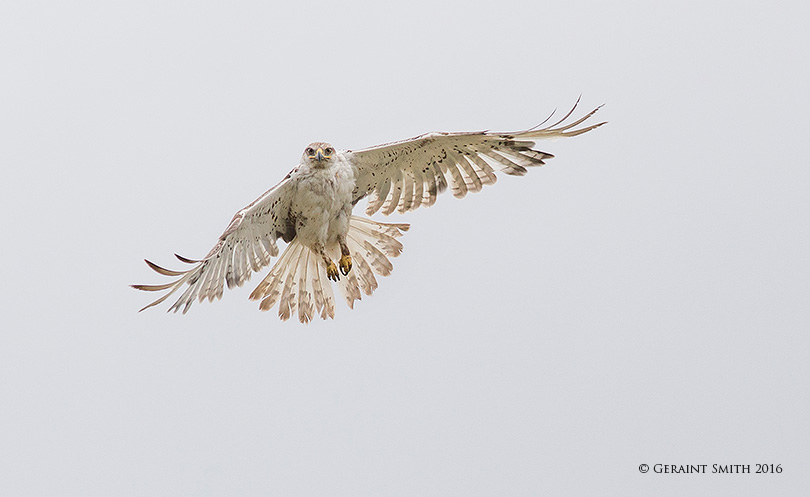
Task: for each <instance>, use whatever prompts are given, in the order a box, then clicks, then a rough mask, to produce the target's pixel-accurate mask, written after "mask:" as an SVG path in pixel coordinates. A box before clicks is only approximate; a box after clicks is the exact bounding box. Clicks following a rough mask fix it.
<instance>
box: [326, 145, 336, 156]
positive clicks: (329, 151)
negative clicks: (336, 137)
mask: <svg viewBox="0 0 810 497" xmlns="http://www.w3.org/2000/svg"><path fill="white" fill-rule="evenodd" d="M332 152H334V150H332V147H326V149H325V150H324V153H325V154H326V155H332Z"/></svg>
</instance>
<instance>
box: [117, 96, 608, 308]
mask: <svg viewBox="0 0 810 497" xmlns="http://www.w3.org/2000/svg"><path fill="white" fill-rule="evenodd" d="M577 103H579V101H578V100H577ZM574 109H576V104H575V105H574V108H572V109H571V111H569V112H568V113H567V114H566V115H565V116H564V117H563V118H562V119H560V120H559V121H557V122H556V123H554V124H552V125H550V126H546V127H541V126H542V125H543V124H545V123H546V122H547V121H548V120H549V119H550V118H551V116H549V118H548V119H546V120H545V121H543V123H541V124H539V125H537V126H535V127H534V128H531V129H528V130H525V131H520V132H516V133H495V132H489V131H484V132H472V133H428V134H424V135H420V136H417V137H414V138H411V139H408V140H403V141H398V142H393V143H387V144H384V145H379V146H376V147H371V148H366V149H363V150H337V149H335V147H333V146H332V145H330V144H329V143H324V142H315V143H312V144H310V145H309V146H307V147H306V149H304V154H303V156H302V157H301V162H300V163H299V164H298V166H296V167H295V168H294V169H293V170H292V171H290V173H289V174H287V176H285V177H284V179H283V180H281V182H280V183H279V184H277V185H276V186H274V187H273V188H271V189H270V190H268V191H267V192H266V193H264V195H262V196H261V197H259V198H258V199H256V200H255V201H254V202H253V203H251V204H250V205H248V206H247V207H245V208H244V209H242V210H240V211H239V212H237V213H236V215H235V216H234V217H233V220H231V223H230V224H229V225H228V227H227V228H226V229H225V232H224V233H222V235H221V236H220V237H219V240H218V241H217V243H216V245H215V246H214V248H213V249H211V251H210V252H209V253H208V255H206V256H205V257H203V258H202V259H200V260H192V259H187V258H185V257H182V256H179V255H177V254H175V256H176V257H177V258H178V259H179V260H180V261H182V262H184V263H187V264H191V265H192V267H191V269H188V270H185V271H173V270H170V269H165V268H163V267H160V266H158V265H157V264H154V263H153V262H150V261H148V260H147V261H146V264H147V265H148V266H149V267H150V268H152V269H153V270H155V271H156V272H158V273H160V274H162V275H165V276H171V277H176V278H177V279H175V280H174V281H172V282H170V283H166V284H163V285H132V286H133V287H134V288H136V289H138V290H146V291H163V290H166V291H167V293H166V294H165V295H163V296H161V297H160V298H159V299H157V300H155V301H154V302H152V303H150V304H149V305H147V306H146V307H144V308H143V309H141V310H144V309H147V308H149V307H152V306H154V305H157V304H160V303H161V302H163V301H164V300H166V299H167V298H169V297H170V296H171V295H173V294H174V293H175V292H177V291H178V290H180V289H181V288H184V287H185V290H184V291H183V292H182V293H181V294H180V297H179V298H178V299H177V301H176V302H175V303H174V304H172V306H171V307H169V311H175V312H176V311H178V310H180V309H182V312H183V313H184V314H185V313H186V312H187V311H188V309H189V307H190V306H191V304H192V302H194V300H199V301H200V302H202V301H203V300H204V299H208V300H210V301H213V300H214V298H221V297H222V290H223V286H224V284H226V283H227V285H228V288H232V287H233V286H242V285H243V284H244V283H245V281H247V280H248V279H249V278H250V276H251V273H252V272H253V271H259V270H260V269H262V268H263V267H265V266H267V265H269V264H270V261H271V260H272V258H273V257H275V256H277V255H278V252H279V250H278V246H277V245H276V240H278V239H279V238H281V239H282V240H284V241H285V242H287V244H288V245H287V247H286V249H285V250H284V253H283V254H281V257H279V259H278V261H276V263H275V265H274V266H273V268H272V269H271V270H270V272H269V274H268V275H267V276H266V277H265V278H264V279H263V280H262V282H261V283H259V286H257V287H256V289H255V290H253V292H252V293H251V294H250V299H251V300H258V301H261V302H260V304H259V308H260V309H261V310H263V311H266V310H268V309H270V308H271V307H273V306H274V305H275V304H276V303H278V306H279V311H278V314H279V317H280V318H281V319H282V320H286V319H289V318H290V316H292V315H293V314H294V313H295V312H296V310H297V311H298V319H299V320H300V321H301V322H302V323H306V322H309V321H310V320H312V318H313V316H315V315H316V314H317V315H320V317H321V318H323V319H326V318H334V316H335V298H334V294H333V292H332V283H331V282H330V281H332V282H335V283H336V284H337V286H338V288H339V289H340V292H341V293H342V295H343V297H344V298H345V299H346V302H347V303H348V305H349V307H350V308H353V307H354V301H355V300H360V299H361V297H362V295H361V291H362V292H363V293H365V294H366V295H371V293H372V292H373V291H374V290H375V289H376V288H377V279H376V277H375V276H374V275H375V274H377V275H380V276H388V275H389V274H390V273H391V270H392V268H393V265H392V264H391V262H390V260H389V259H388V258H389V257H396V256H398V255H399V254H400V253H401V251H402V244H401V243H400V242H399V240H397V238H398V237H400V236H401V235H402V233H403V232H404V231H407V230H408V228H409V225H408V224H387V223H379V222H377V221H373V220H371V219H367V218H363V217H358V216H353V215H352V210H353V209H354V206H355V205H356V204H357V203H358V202H359V201H360V200H361V199H363V198H366V197H368V206H367V207H366V214H368V215H371V214H374V213H375V212H377V211H379V210H382V213H383V214H385V215H388V214H391V213H392V212H394V211H395V210H396V211H397V212H400V213H404V212H407V211H411V210H414V209H416V208H418V207H420V206H425V207H428V206H431V205H433V203H434V202H436V195H438V194H439V193H441V192H443V191H444V190H446V189H447V188H448V187H449V188H450V191H451V192H452V193H453V196H455V197H458V198H462V197H464V196H465V195H466V194H467V193H468V192H478V191H480V190H481V188H482V187H483V186H484V185H491V184H493V183H495V181H496V179H497V177H496V176H495V172H494V171H496V170H499V171H502V172H504V173H506V174H510V175H514V176H522V175H524V174H526V168H527V167H532V166H541V165H543V164H544V162H543V161H544V160H545V159H550V158H552V157H553V155H551V154H548V153H546V152H541V151H539V150H534V149H533V147H534V145H535V141H536V140H539V139H546V138H559V137H567V136H576V135H581V134H582V133H586V132H588V131H590V130H592V129H594V128H597V127H598V126H601V125H602V124H605V123H604V122H600V123H598V124H592V125H584V126H580V125H582V124H583V123H585V121H586V120H587V119H589V118H590V117H591V116H593V115H594V113H596V111H597V110H599V107H597V108H596V109H594V110H593V111H591V112H589V113H588V114H586V115H585V116H584V117H582V118H580V119H577V120H575V121H573V122H570V123H566V121H567V120H568V118H569V117H570V116H571V115H572V114H573V112H574ZM552 115H553V114H552ZM335 260H337V263H335ZM341 275H342V276H343V277H342V278H341Z"/></svg>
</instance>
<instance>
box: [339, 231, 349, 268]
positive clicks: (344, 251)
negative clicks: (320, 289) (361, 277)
mask: <svg viewBox="0 0 810 497" xmlns="http://www.w3.org/2000/svg"><path fill="white" fill-rule="evenodd" d="M338 243H339V244H340V272H341V273H343V276H346V275H347V274H349V271H351V270H352V256H351V255H350V254H349V246H348V245H346V239H345V238H344V237H342V236H339V237H338Z"/></svg>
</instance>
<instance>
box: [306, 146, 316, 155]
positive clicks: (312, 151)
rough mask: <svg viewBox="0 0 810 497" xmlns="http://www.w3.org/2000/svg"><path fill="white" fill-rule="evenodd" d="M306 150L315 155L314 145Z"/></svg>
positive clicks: (308, 153)
mask: <svg viewBox="0 0 810 497" xmlns="http://www.w3.org/2000/svg"><path fill="white" fill-rule="evenodd" d="M305 152H306V153H307V155H315V149H313V148H312V147H309V148H307V149H306V150H305Z"/></svg>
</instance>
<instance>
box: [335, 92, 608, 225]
mask: <svg viewBox="0 0 810 497" xmlns="http://www.w3.org/2000/svg"><path fill="white" fill-rule="evenodd" d="M577 103H579V100H577ZM574 109H576V104H575V105H574V108H572V109H571V111H570V112H568V114H566V115H565V117H563V118H562V119H560V120H559V121H557V122H556V123H554V124H552V125H550V126H547V127H545V128H540V127H539V126H542V124H545V121H544V122H543V123H541V124H540V125H538V126H536V127H535V128H532V129H528V130H526V131H520V132H516V133H494V132H488V131H484V132H472V133H428V134H424V135H420V136H417V137H414V138H411V139H409V140H402V141H398V142H393V143H387V144H385V145H378V146H376V147H371V148H366V149H363V150H355V151H347V152H346V154H347V156H348V159H349V161H350V162H351V163H352V164H353V165H354V167H355V168H356V170H355V181H356V186H355V189H354V194H353V195H354V196H353V199H352V200H353V202H354V203H357V202H358V201H359V200H360V199H362V198H363V197H365V196H369V202H368V207H367V208H366V213H367V214H369V215H371V214H373V213H375V212H377V211H378V210H380V208H382V212H383V214H386V215H387V214H391V213H392V212H394V210H397V211H398V212H400V213H403V212H407V211H410V210H413V209H416V208H418V207H419V206H421V205H424V206H431V205H433V203H434V202H436V194H438V193H440V192H442V191H444V190H445V189H446V188H447V186H448V185H449V186H450V190H451V191H452V192H453V195H454V196H455V197H458V198H461V197H464V196H465V195H466V194H467V192H478V191H480V190H481V188H482V187H483V185H490V184H492V183H495V180H496V179H497V178H496V176H495V173H494V170H500V171H502V172H504V173H506V174H511V175H515V176H522V175H524V174H526V167H531V166H540V165H543V164H544V162H543V160H544V159H549V158H551V157H553V155H551V154H548V153H545V152H540V151H538V150H533V147H534V142H535V141H536V140H539V139H544V138H558V137H564V136H576V135H580V134H582V133H585V132H588V131H590V130H592V129H594V128H596V127H598V126H601V125H602V124H605V123H604V122H601V123H598V124H593V125H589V126H585V127H580V128H577V126H579V125H580V124H582V123H584V122H585V121H586V120H587V119H588V118H589V117H591V116H592V115H593V114H594V113H595V112H596V111H597V110H599V107H597V108H596V109H594V110H592V111H591V112H589V113H588V114H586V115H585V116H584V117H582V118H580V119H577V120H575V121H574V122H571V123H567V124H564V122H565V121H566V120H567V119H568V118H569V117H570V116H571V114H572V113H573V112H574ZM550 117H551V116H549V118H550ZM546 121H548V119H546Z"/></svg>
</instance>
